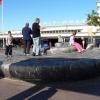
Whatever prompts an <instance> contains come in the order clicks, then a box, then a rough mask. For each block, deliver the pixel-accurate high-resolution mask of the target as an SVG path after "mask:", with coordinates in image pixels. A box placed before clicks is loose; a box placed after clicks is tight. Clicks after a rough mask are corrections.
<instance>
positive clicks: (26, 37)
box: [22, 23, 32, 55]
mask: <svg viewBox="0 0 100 100" xmlns="http://www.w3.org/2000/svg"><path fill="white" fill-rule="evenodd" d="M31 34H32V30H31V28H29V23H26V25H25V27H24V28H23V29H22V35H23V43H24V55H29V54H30V43H31Z"/></svg>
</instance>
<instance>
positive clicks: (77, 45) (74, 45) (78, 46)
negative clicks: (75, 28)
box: [69, 32, 84, 53]
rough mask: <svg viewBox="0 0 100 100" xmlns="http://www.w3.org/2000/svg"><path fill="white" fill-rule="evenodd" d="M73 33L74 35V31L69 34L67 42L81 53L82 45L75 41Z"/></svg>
mask: <svg viewBox="0 0 100 100" xmlns="http://www.w3.org/2000/svg"><path fill="white" fill-rule="evenodd" d="M75 35H76V32H74V33H73V34H72V35H71V36H70V40H69V43H70V45H71V46H73V47H74V48H76V49H77V51H78V52H80V53H81V52H82V51H84V49H83V48H82V46H81V45H80V44H79V43H77V42H75Z"/></svg>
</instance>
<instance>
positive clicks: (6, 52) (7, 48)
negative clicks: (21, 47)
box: [5, 46, 9, 56]
mask: <svg viewBox="0 0 100 100" xmlns="http://www.w3.org/2000/svg"><path fill="white" fill-rule="evenodd" d="M8 52H9V47H8V46H6V48H5V55H6V56H8Z"/></svg>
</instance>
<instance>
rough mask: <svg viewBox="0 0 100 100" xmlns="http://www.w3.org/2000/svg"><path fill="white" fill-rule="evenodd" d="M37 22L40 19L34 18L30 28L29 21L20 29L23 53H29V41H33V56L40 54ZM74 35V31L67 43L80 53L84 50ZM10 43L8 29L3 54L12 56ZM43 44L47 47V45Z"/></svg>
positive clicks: (11, 40)
mask: <svg viewBox="0 0 100 100" xmlns="http://www.w3.org/2000/svg"><path fill="white" fill-rule="evenodd" d="M39 23H40V19H39V18H36V19H35V22H34V23H33V24H32V29H31V28H30V27H29V23H26V24H25V27H24V28H23V29H22V35H23V44H24V51H23V52H24V55H30V46H31V41H32V42H33V49H32V55H33V56H39V55H40V46H41V35H40V25H39ZM31 35H32V37H31ZM75 35H76V32H74V33H73V34H72V35H71V36H70V39H69V44H70V45H71V46H73V47H74V48H76V49H77V51H78V52H79V53H81V52H83V51H84V48H82V46H81V45H80V44H79V43H77V42H75ZM12 44H13V37H12V34H11V31H8V36H7V38H6V49H5V55H7V56H8V55H10V56H12ZM45 46H46V48H47V45H45ZM45 52H46V51H45Z"/></svg>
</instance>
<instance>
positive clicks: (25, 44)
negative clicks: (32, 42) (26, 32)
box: [23, 40, 27, 54]
mask: <svg viewBox="0 0 100 100" xmlns="http://www.w3.org/2000/svg"><path fill="white" fill-rule="evenodd" d="M23 42H24V53H25V54H26V47H27V40H24V41H23Z"/></svg>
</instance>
